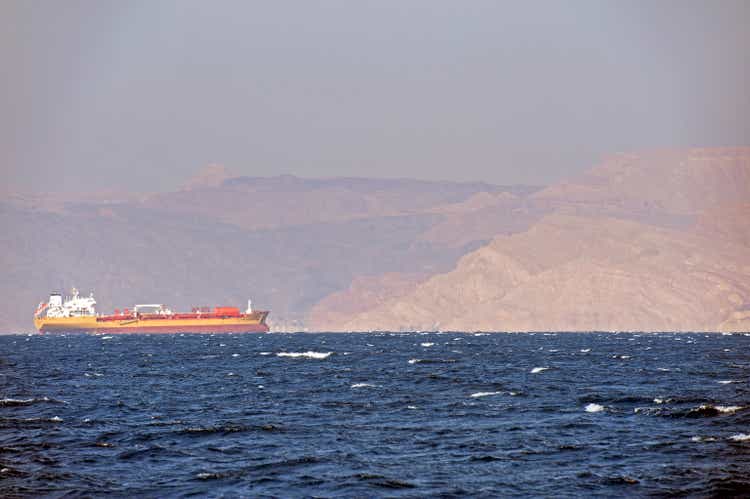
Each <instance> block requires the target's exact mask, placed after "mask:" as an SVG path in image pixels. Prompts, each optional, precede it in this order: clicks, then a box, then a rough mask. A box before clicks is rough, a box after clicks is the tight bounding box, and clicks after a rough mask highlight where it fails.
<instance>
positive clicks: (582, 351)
mask: <svg viewBox="0 0 750 499" xmlns="http://www.w3.org/2000/svg"><path fill="white" fill-rule="evenodd" d="M590 351H591V349H590V348H581V353H589V352H590Z"/></svg>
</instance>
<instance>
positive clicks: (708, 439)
mask: <svg viewBox="0 0 750 499" xmlns="http://www.w3.org/2000/svg"><path fill="white" fill-rule="evenodd" d="M690 440H691V441H692V442H715V441H716V439H715V438H714V437H701V436H695V437H692V438H691V439H690Z"/></svg>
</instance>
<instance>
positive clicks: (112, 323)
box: [34, 311, 269, 334]
mask: <svg viewBox="0 0 750 499" xmlns="http://www.w3.org/2000/svg"><path fill="white" fill-rule="evenodd" d="M188 315H192V314H174V315H168V316H157V315H151V316H149V315H144V316H140V315H138V316H132V315H131V316H121V315H120V316H104V317H94V316H87V317H66V318H37V319H35V320H34V325H35V326H36V328H37V329H38V330H39V332H40V333H42V334H56V333H58V334H59V333H96V334H163V333H165V334H175V333H199V334H212V333H267V332H268V330H269V328H268V325H267V324H266V316H267V315H268V312H263V311H257V312H252V313H250V314H238V315H237V316H217V315H216V314H210V315H208V316H205V317H201V318H195V317H192V316H191V317H189V318H187V317H186V316H188Z"/></svg>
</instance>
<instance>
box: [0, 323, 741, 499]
mask: <svg viewBox="0 0 750 499" xmlns="http://www.w3.org/2000/svg"><path fill="white" fill-rule="evenodd" d="M0 496H2V497H66V498H68V497H100V496H107V497H125V496H128V497H160V498H161V497H186V496H197V497H529V496H532V497H581V496H594V497H626V496H627V497H643V496H649V497H651V496H657V497H658V496H670V497H674V496H676V497H685V496H687V497H732V496H734V497H750V335H749V334H731V335H727V334H725V335H722V334H704V333H680V334H646V333H643V334H632V333H586V334H570V333H559V334H557V333H536V334H531V333H527V334H521V333H495V334H482V333H475V334H471V333H468V334H467V333H369V334H311V333H297V334H277V333H271V334H247V335H218V334H217V335H122V336H120V335H118V336H86V335H77V336H31V335H29V336H26V335H8V336H0Z"/></svg>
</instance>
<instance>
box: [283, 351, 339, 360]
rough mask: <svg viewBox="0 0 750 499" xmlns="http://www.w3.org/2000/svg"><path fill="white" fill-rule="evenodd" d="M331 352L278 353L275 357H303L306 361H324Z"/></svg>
mask: <svg viewBox="0 0 750 499" xmlns="http://www.w3.org/2000/svg"><path fill="white" fill-rule="evenodd" d="M331 353H332V352H313V351H308V352H279V353H277V354H276V356H277V357H293V358H297V357H305V358H307V359H326V358H328V356H329V355H331Z"/></svg>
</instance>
